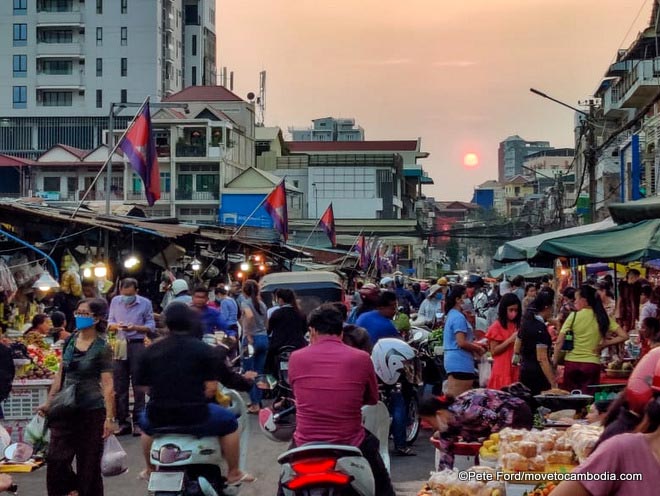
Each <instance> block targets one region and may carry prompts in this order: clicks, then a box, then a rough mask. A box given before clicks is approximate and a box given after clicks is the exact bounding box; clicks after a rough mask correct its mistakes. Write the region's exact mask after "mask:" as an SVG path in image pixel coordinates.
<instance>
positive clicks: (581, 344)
mask: <svg viewBox="0 0 660 496" xmlns="http://www.w3.org/2000/svg"><path fill="white" fill-rule="evenodd" d="M573 316H575V318H574V317H573ZM618 327H619V325H618V324H617V323H616V321H614V320H613V319H610V328H609V330H610V331H616V330H617V329H618ZM569 329H573V350H572V351H569V352H567V353H566V360H567V361H569V362H580V363H596V364H599V363H600V354H596V353H595V350H596V347H597V346H598V345H599V344H600V341H601V339H602V336H601V334H600V331H599V330H598V321H597V320H596V314H595V313H594V311H593V310H592V309H591V308H583V309H582V310H580V311H579V312H577V313H575V312H573V313H571V314H570V315H569V316H568V318H567V319H566V322H564V325H563V326H562V328H561V332H560V333H561V334H564V335H565V334H566V331H568V330H569Z"/></svg>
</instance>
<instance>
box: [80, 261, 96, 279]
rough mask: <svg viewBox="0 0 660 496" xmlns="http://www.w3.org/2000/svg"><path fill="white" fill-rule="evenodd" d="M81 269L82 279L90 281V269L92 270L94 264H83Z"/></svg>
mask: <svg viewBox="0 0 660 496" xmlns="http://www.w3.org/2000/svg"><path fill="white" fill-rule="evenodd" d="M80 268H81V269H82V276H83V279H91V278H92V269H93V268H94V264H93V263H92V262H89V261H88V262H85V263H84V264H82V266H81V267H80Z"/></svg>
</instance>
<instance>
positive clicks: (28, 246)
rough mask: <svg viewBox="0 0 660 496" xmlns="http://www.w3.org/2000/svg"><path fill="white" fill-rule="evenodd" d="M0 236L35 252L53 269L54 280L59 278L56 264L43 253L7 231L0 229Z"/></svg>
mask: <svg viewBox="0 0 660 496" xmlns="http://www.w3.org/2000/svg"><path fill="white" fill-rule="evenodd" d="M0 234H2V235H3V236H6V237H8V238H9V239H11V240H13V241H16V242H17V243H18V244H20V245H23V246H25V247H26V248H29V249H30V250H32V251H34V252H37V253H38V254H39V255H41V256H42V257H44V258H45V259H46V260H47V261H48V263H50V265H51V266H52V267H53V275H54V276H55V279H58V278H59V277H60V272H59V270H58V269H57V264H56V263H55V261H54V260H53V259H52V258H50V257H49V256H48V255H46V254H45V253H44V252H43V251H41V250H40V249H39V248H37V247H36V246H33V245H31V244H30V243H28V242H27V241H24V240H22V239H21V238H17V237H16V236H14V235H13V234H9V233H8V232H7V231H4V230H3V229H0Z"/></svg>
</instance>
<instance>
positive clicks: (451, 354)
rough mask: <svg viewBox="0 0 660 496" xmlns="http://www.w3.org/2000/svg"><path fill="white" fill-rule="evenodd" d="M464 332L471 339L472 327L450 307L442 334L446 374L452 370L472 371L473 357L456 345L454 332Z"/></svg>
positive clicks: (460, 314)
mask: <svg viewBox="0 0 660 496" xmlns="http://www.w3.org/2000/svg"><path fill="white" fill-rule="evenodd" d="M457 332H462V333H464V334H465V339H467V340H468V341H470V342H471V341H472V339H473V334H472V327H471V326H470V324H468V321H467V319H466V318H465V315H463V314H462V313H461V312H459V311H458V310H456V309H455V308H452V309H451V310H450V311H449V313H448V314H447V320H446V321H445V328H444V334H443V343H442V344H443V346H444V348H445V370H446V371H447V373H448V374H451V373H452V372H463V373H467V374H473V373H474V357H473V356H472V353H470V352H469V351H465V350H463V349H461V348H459V347H458V343H457V342H456V333H457Z"/></svg>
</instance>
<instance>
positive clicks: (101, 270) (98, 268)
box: [94, 262, 108, 279]
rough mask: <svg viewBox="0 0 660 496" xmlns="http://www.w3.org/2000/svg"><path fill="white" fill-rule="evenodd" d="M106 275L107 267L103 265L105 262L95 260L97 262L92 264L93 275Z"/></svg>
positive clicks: (102, 276)
mask: <svg viewBox="0 0 660 496" xmlns="http://www.w3.org/2000/svg"><path fill="white" fill-rule="evenodd" d="M107 275H108V268H107V267H106V266H105V264H104V263H103V262H97V264H96V265H95V266H94V277H97V278H99V279H103V278H104V277H105V276H107Z"/></svg>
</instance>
